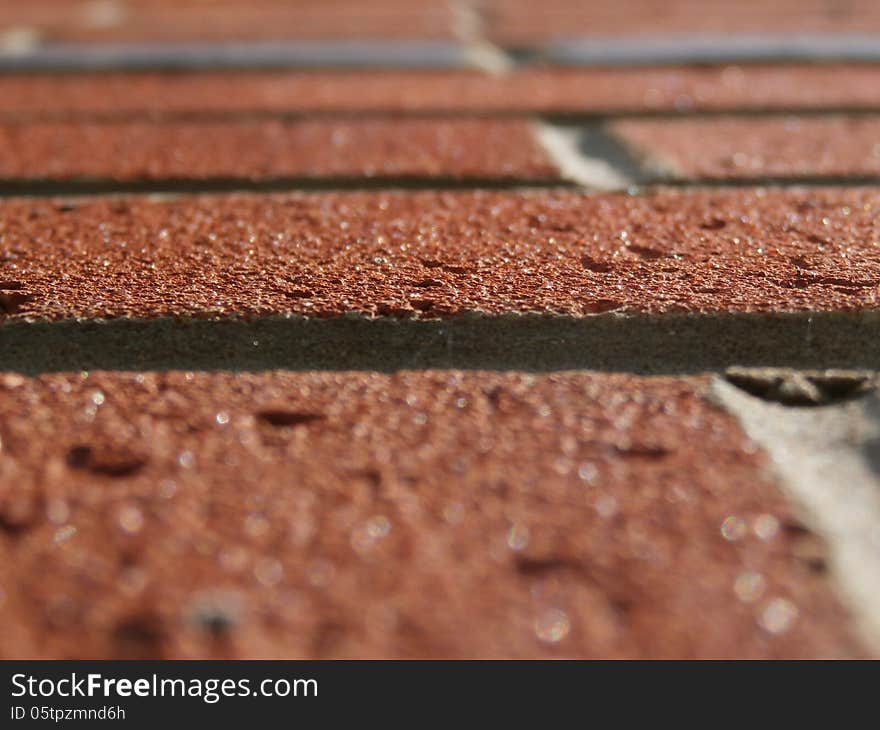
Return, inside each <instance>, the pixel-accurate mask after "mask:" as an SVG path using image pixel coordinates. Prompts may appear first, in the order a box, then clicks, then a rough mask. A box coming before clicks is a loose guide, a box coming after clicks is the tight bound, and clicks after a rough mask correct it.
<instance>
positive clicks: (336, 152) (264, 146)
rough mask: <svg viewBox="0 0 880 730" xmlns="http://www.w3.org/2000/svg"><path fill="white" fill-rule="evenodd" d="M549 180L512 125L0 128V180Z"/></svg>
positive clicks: (523, 133) (527, 131)
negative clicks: (311, 178) (385, 178)
mask: <svg viewBox="0 0 880 730" xmlns="http://www.w3.org/2000/svg"><path fill="white" fill-rule="evenodd" d="M294 177H348V178H371V177H390V178H406V177H446V178H486V179H491V178H497V179H511V180H552V179H554V178H556V179H558V177H559V174H558V172H557V171H556V169H555V167H554V166H553V164H552V163H551V162H550V161H549V160H548V159H547V157H546V154H545V153H544V152H543V150H541V148H540V147H539V146H538V144H537V142H536V141H535V139H534V137H533V135H532V132H531V128H530V126H529V124H528V123H527V122H525V121H521V120H513V121H505V120H442V119H441V120H421V119H418V120H415V119H413V120H391V119H371V120H363V121H348V120H341V121H327V120H325V121H317V120H303V121H297V122H284V121H279V120H266V121H246V120H229V121H222V120H217V121H211V122H186V123H185V122H177V123H165V124H159V123H155V122H149V121H137V122H136V121H132V122H116V123H111V122H104V123H96V122H91V123H90V122H79V123H74V122H70V123H51V122H47V123H14V124H5V125H2V124H0V178H5V179H25V180H43V179H51V180H76V179H108V180H119V181H144V180H163V179H169V178H170V179H181V180H199V179H210V178H239V179H249V180H266V179H273V178H294Z"/></svg>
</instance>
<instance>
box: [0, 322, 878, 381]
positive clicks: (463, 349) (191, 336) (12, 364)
mask: <svg viewBox="0 0 880 730" xmlns="http://www.w3.org/2000/svg"><path fill="white" fill-rule="evenodd" d="M878 335H880V313H878V312H862V313H812V314H811V313H783V314H717V315H711V314H696V315H688V314H666V315H620V314H614V313H607V314H601V315H593V316H587V317H568V316H555V315H538V314H515V315H500V316H491V315H478V314H469V315H462V316H458V317H454V318H451V319H445V320H440V319H430V320H429V319H396V318H392V317H379V318H374V319H370V318H367V317H362V316H344V317H335V318H328V319H313V318H306V317H301V316H295V317H277V316H276V317H258V318H253V319H217V320H209V319H171V318H162V319H153V320H137V319H115V320H106V321H94V320H93V321H82V320H80V321H77V320H65V321H60V322H7V323H6V324H4V325H0V371H2V370H6V371H18V372H22V373H27V374H38V373H44V372H60V371H78V370H93V369H100V370H171V369H180V370H243V371H249V370H250V371H253V370H273V369H287V370H375V371H382V372H389V371H394V370H400V369H427V368H462V369H487V370H511V369H516V370H525V371H533V372H546V371H554V370H580V369H586V370H599V371H620V372H631V373H641V374H663V373H666V374H672V373H682V374H684V373H696V372H707V371H721V370H724V369H726V368H727V367H730V366H734V365H740V366H749V367H761V366H764V367H791V368H801V369H822V368H857V369H863V370H872V369H880V337H878Z"/></svg>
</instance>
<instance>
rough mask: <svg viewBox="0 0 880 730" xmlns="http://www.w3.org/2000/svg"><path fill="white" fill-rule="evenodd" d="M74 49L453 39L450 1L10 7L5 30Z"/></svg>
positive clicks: (0, 15) (0, 19)
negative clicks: (199, 43)
mask: <svg viewBox="0 0 880 730" xmlns="http://www.w3.org/2000/svg"><path fill="white" fill-rule="evenodd" d="M3 28H5V29H7V30H9V29H16V28H18V29H21V28H29V29H32V31H33V32H34V33H35V35H36V37H37V39H38V40H40V41H44V42H53V41H61V42H75V43H122V42H144V41H149V42H181V41H227V40H234V41H250V40H282V39H316V40H326V39H369V38H374V39H406V38H451V37H452V31H453V24H452V13H451V9H450V6H449V4H448V3H446V2H444V0H419V2H415V3H414V2H403V1H402V0H381V1H380V2H370V3H363V2H354V1H353V0H342V1H341V2H340V0H334V2H332V3H327V2H323V3H319V2H313V1H311V0H309V1H307V2H300V1H299V0H297V2H278V0H255V1H252V2H242V1H241V0H207V1H201V0H183V1H182V2H180V1H177V2H165V1H164V0H158V1H157V0H92V1H91V2H88V1H83V0H79V1H77V0H61V1H60V2H59V1H58V0H48V2H47V0H40V1H39V2H31V3H4V4H2V6H0V29H3Z"/></svg>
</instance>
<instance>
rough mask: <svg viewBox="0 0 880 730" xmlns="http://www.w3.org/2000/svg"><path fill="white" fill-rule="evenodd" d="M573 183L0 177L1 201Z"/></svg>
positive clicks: (467, 179)
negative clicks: (44, 178) (61, 197)
mask: <svg viewBox="0 0 880 730" xmlns="http://www.w3.org/2000/svg"><path fill="white" fill-rule="evenodd" d="M566 187H573V185H572V184H571V183H569V182H567V181H565V180H563V179H561V178H558V179H528V178H522V179H520V178H517V179H509V178H491V177H485V178H484V177H461V178H457V177H456V178H454V177H366V176H361V177H358V176H352V177H289V178H270V179H265V180H250V179H247V178H219V177H217V178H207V179H174V178H169V179H163V180H132V181H123V180H113V179H83V180H26V179H21V180H10V179H0V197H51V196H56V195H60V196H85V195H127V194H155V195H158V194H185V193H230V192H251V193H273V192H276V193H277V192H295V191H306V192H322V191H335V190H477V189H479V190H518V189H520V188H566Z"/></svg>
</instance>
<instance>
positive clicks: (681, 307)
mask: <svg viewBox="0 0 880 730" xmlns="http://www.w3.org/2000/svg"><path fill="white" fill-rule="evenodd" d="M877 205H878V197H877V193H876V191H874V190H872V189H869V188H863V189H859V188H853V189H846V188H841V189H825V190H811V189H803V190H732V191H731V190H727V191H720V190H719V191H666V192H658V193H655V194H652V195H636V196H629V195H626V194H613V195H584V194H581V193H574V192H564V191H559V192H529V193H492V192H466V193H458V192H447V193H434V192H429V193H395V192H389V193H384V192H383V193H321V194H297V195H275V196H228V197H215V196H204V197H189V198H188V197H184V198H181V199H178V200H171V201H150V200H144V199H139V198H129V199H116V200H114V199H103V200H102V199H97V200H81V201H70V202H64V201H50V200H14V201H9V202H6V203H3V204H2V206H0V211H2V218H3V231H2V235H3V237H2V240H0V283H2V286H3V287H4V289H3V290H2V293H3V296H4V299H3V300H2V301H3V302H4V308H5V314H0V317H2V318H4V319H19V320H20V319H27V318H38V317H46V318H50V319H65V318H71V317H121V316H139V317H154V316H160V315H190V316H206V315H224V314H227V315H228V314H273V313H274V314H278V313H288V312H297V313H301V314H308V315H315V316H323V317H326V316H333V315H341V314H344V313H346V312H352V311H354V312H362V313H365V314H393V315H397V316H413V315H421V316H437V315H440V316H449V315H454V314H460V313H463V312H470V311H483V312H491V313H505V312H550V313H554V312H555V313H565V314H574V315H580V314H589V313H594V312H601V311H608V310H624V311H636V312H675V311H738V312H750V311H780V310H825V311H837V310H850V311H852V310H863V309H871V308H874V307H876V303H877V291H878V284H880V249H878V246H877Z"/></svg>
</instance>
